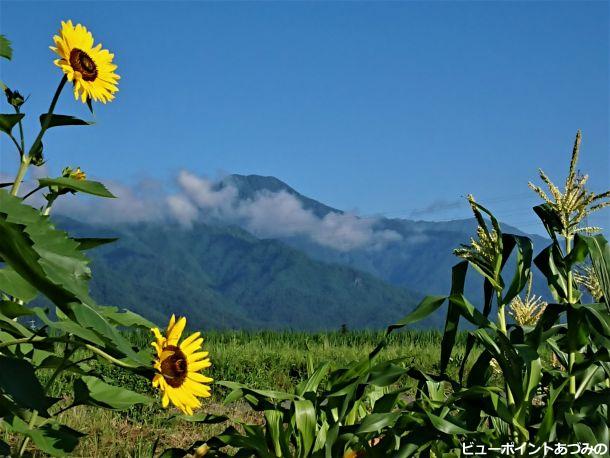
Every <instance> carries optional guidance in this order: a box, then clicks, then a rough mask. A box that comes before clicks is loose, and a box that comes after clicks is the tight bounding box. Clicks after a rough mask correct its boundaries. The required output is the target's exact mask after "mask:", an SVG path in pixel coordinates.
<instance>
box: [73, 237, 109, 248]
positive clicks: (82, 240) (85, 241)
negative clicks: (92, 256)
mask: <svg viewBox="0 0 610 458" xmlns="http://www.w3.org/2000/svg"><path fill="white" fill-rule="evenodd" d="M74 240H75V241H77V242H78V249H79V250H83V251H86V250H91V249H93V248H97V247H98V246H102V245H106V244H108V243H113V242H116V241H117V240H118V237H111V238H102V237H77V238H75V239H74Z"/></svg>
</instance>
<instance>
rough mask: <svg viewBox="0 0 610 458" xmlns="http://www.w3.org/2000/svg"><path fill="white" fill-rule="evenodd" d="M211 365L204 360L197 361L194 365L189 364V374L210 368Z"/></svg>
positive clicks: (208, 361)
mask: <svg viewBox="0 0 610 458" xmlns="http://www.w3.org/2000/svg"><path fill="white" fill-rule="evenodd" d="M211 365H212V363H210V360H208V359H204V360H203V361H197V362H196V363H192V364H189V372H191V371H192V372H198V371H200V370H201V369H205V368H206V367H210V366H211Z"/></svg>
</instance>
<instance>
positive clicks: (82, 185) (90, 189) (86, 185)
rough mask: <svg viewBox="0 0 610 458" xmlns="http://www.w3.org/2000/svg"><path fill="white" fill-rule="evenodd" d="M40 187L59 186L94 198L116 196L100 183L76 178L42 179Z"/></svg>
mask: <svg viewBox="0 0 610 458" xmlns="http://www.w3.org/2000/svg"><path fill="white" fill-rule="evenodd" d="M38 184H39V185H40V186H58V187H59V188H62V189H69V190H71V191H80V192H84V193H86V194H92V195H94V196H100V197H109V198H114V197H115V196H114V195H113V194H112V193H111V192H110V191H108V189H106V187H105V186H104V185H103V184H102V183H100V182H98V181H90V180H77V179H76V178H68V177H60V178H40V179H39V180H38Z"/></svg>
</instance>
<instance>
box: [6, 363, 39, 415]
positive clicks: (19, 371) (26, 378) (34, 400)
mask: <svg viewBox="0 0 610 458" xmlns="http://www.w3.org/2000/svg"><path fill="white" fill-rule="evenodd" d="M0 368H1V369H0V391H2V393H4V394H5V395H8V396H10V397H11V398H12V399H13V400H14V401H15V403H17V405H19V406H21V407H25V408H28V409H34V410H38V411H39V412H46V410H47V408H48V407H49V405H50V404H51V402H50V400H49V398H47V397H46V396H45V394H44V390H43V389H42V386H41V385H40V382H39V381H38V378H37V377H36V373H35V372H34V367H33V366H32V365H31V364H30V363H29V362H27V361H26V360H25V359H23V358H10V357H8V356H3V355H0Z"/></svg>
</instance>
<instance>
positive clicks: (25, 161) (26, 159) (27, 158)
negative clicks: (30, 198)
mask: <svg viewBox="0 0 610 458" xmlns="http://www.w3.org/2000/svg"><path fill="white" fill-rule="evenodd" d="M67 81H68V78H67V77H66V75H64V76H63V77H62V79H61V81H60V82H59V85H58V86H57V90H56V91H55V95H53V100H51V105H49V111H47V116H46V117H45V118H44V121H43V123H42V126H41V127H40V132H38V136H37V137H36V140H34V143H32V147H31V148H30V151H29V153H28V154H25V151H23V153H24V154H22V156H21V163H20V164H19V170H18V171H17V176H16V177H15V181H14V182H13V187H12V189H11V195H13V196H16V195H17V193H18V192H19V188H20V187H21V182H22V181H23V178H24V177H25V173H26V172H27V170H28V167H29V166H30V163H31V162H32V154H33V153H35V152H36V150H37V149H38V148H39V147H40V144H41V141H42V136H43V135H44V133H45V131H46V130H47V129H48V128H49V124H50V123H51V115H52V114H53V111H54V110H55V106H56V105H57V101H58V100H59V95H60V94H61V91H62V90H63V88H64V86H65V85H66V82H67Z"/></svg>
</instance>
